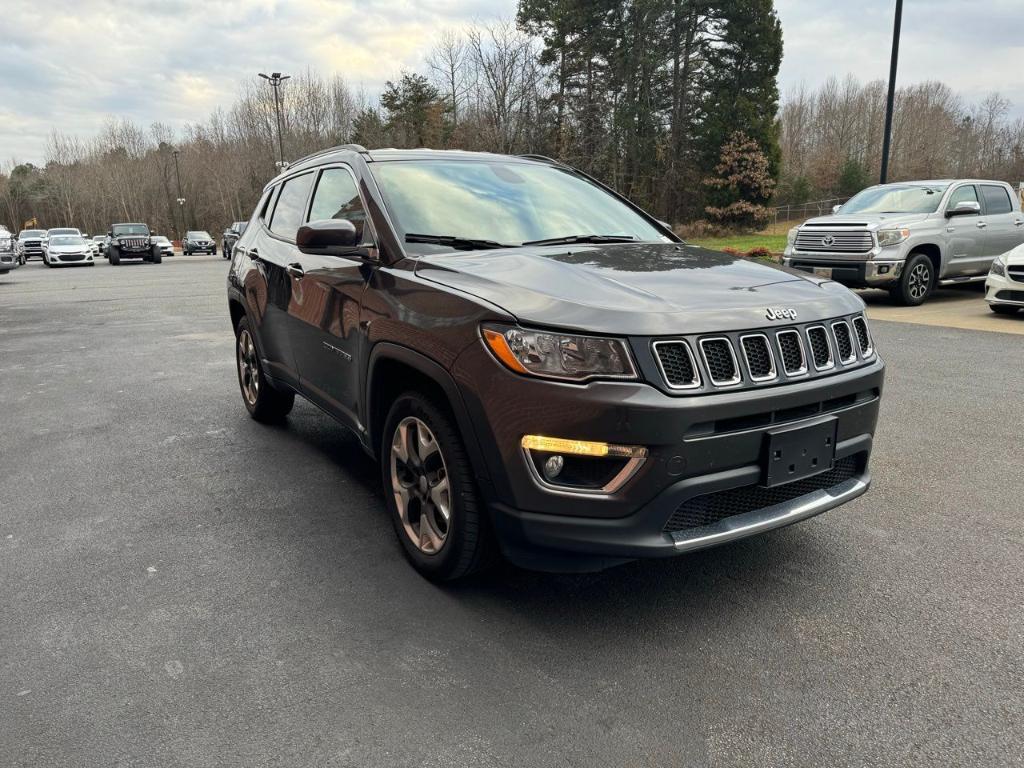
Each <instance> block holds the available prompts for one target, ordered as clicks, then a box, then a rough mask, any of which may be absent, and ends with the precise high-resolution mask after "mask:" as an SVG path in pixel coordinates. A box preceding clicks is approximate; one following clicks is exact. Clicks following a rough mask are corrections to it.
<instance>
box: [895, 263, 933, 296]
mask: <svg viewBox="0 0 1024 768" xmlns="http://www.w3.org/2000/svg"><path fill="white" fill-rule="evenodd" d="M934 288H935V265H933V264H932V261H931V259H929V258H928V257H927V256H925V255H924V254H923V253H912V254H910V257H909V258H908V259H907V263H906V264H904V265H903V274H902V275H900V281H899V283H898V284H897V285H896V286H894V287H893V288H892V289H891V290H890V291H889V295H890V296H891V297H892V299H893V301H894V302H896V303H897V304H902V305H903V306H905V307H918V306H920V305H922V304H924V303H925V301H927V300H928V297H929V296H931V295H932V291H933V290H934Z"/></svg>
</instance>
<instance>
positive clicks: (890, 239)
mask: <svg viewBox="0 0 1024 768" xmlns="http://www.w3.org/2000/svg"><path fill="white" fill-rule="evenodd" d="M908 237H910V230H909V229H880V230H878V244H879V245H880V246H882V247H883V248H884V247H886V246H889V245H899V244H900V243H902V242H903V241H904V240H906V239H907V238H908Z"/></svg>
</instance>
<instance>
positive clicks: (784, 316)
mask: <svg viewBox="0 0 1024 768" xmlns="http://www.w3.org/2000/svg"><path fill="white" fill-rule="evenodd" d="M765 317H767V318H768V319H769V320H796V310H795V309H793V308H792V307H768V310H767V311H766V312H765Z"/></svg>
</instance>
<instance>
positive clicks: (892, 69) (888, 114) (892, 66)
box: [879, 0, 903, 184]
mask: <svg viewBox="0 0 1024 768" xmlns="http://www.w3.org/2000/svg"><path fill="white" fill-rule="evenodd" d="M902 21H903V0H896V20H895V21H894V22H893V27H892V58H891V59H890V60H889V96H888V99H887V100H886V103H885V134H884V135H883V136H882V174H881V177H880V180H879V183H880V184H885V182H886V179H888V178H889V141H890V139H891V137H892V108H893V102H894V101H895V100H896V63H897V61H898V60H899V57H900V25H901V23H902Z"/></svg>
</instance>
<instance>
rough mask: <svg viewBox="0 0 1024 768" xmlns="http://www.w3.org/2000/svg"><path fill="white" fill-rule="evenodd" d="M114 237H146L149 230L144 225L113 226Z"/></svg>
mask: <svg viewBox="0 0 1024 768" xmlns="http://www.w3.org/2000/svg"><path fill="white" fill-rule="evenodd" d="M113 232H114V234H115V235H148V234H149V228H148V227H147V226H146V225H145V224H115V225H114V228H113Z"/></svg>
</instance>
